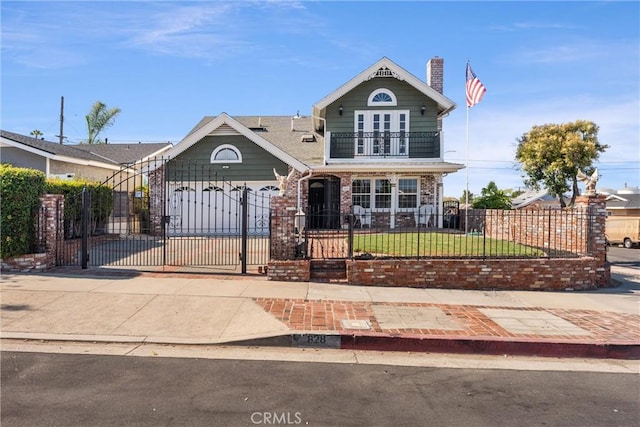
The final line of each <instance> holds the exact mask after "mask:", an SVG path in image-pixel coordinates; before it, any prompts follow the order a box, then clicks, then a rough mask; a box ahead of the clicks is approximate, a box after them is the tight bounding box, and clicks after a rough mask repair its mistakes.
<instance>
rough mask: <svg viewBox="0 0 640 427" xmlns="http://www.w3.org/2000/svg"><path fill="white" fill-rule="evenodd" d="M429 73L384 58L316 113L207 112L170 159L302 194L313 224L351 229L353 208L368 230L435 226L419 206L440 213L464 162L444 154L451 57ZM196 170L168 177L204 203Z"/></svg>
mask: <svg viewBox="0 0 640 427" xmlns="http://www.w3.org/2000/svg"><path fill="white" fill-rule="evenodd" d="M426 71H427V73H426V74H427V79H426V81H422V80H420V79H418V78H417V77H415V76H413V75H412V74H410V73H409V72H407V71H406V70H404V69H403V68H401V67H400V66H398V65H397V64H395V63H394V62H392V61H391V60H389V59H388V58H382V59H381V60H379V61H377V62H376V63H375V64H373V65H372V66H370V67H369V68H367V69H366V70H364V71H363V72H362V73H360V74H358V75H357V76H356V77H354V78H353V79H351V80H349V81H348V82H347V83H345V84H344V85H342V86H341V87H339V88H338V89H336V90H335V91H333V92H332V93H330V94H328V95H327V96H325V97H324V98H322V99H321V100H320V101H318V102H317V103H316V104H315V105H313V107H312V111H311V115H310V116H301V115H296V116H294V117H290V116H262V117H258V116H241V117H231V116H229V115H227V114H226V113H222V114H221V115H219V116H216V117H205V118H204V119H202V120H201V122H200V123H198V124H197V125H196V126H195V127H194V129H193V130H192V131H191V132H190V133H189V134H188V135H187V136H186V137H185V138H184V139H183V140H182V141H181V142H180V143H178V144H176V146H175V147H173V148H172V149H171V150H170V151H169V152H167V156H168V157H170V158H172V159H173V160H174V161H175V162H176V164H177V163H180V164H185V163H187V162H188V163H189V164H192V165H201V166H200V168H201V169H202V170H204V169H206V170H207V171H208V172H207V173H211V172H214V173H215V174H216V177H224V179H225V180H226V181H229V182H231V184H232V186H233V185H238V186H242V185H246V186H247V187H249V188H250V189H251V190H252V191H254V192H263V193H265V192H270V194H271V195H276V194H281V195H283V196H284V197H287V198H291V199H292V200H295V207H296V210H297V211H302V212H305V213H306V227H308V228H310V229H337V228H343V227H344V226H345V221H347V217H348V216H347V215H345V214H347V213H350V212H354V213H358V215H359V218H358V219H359V222H358V224H359V225H360V226H363V227H367V226H368V227H375V226H377V225H380V226H385V227H396V226H420V225H426V221H423V220H422V217H421V214H420V212H430V213H432V214H434V216H433V218H434V219H435V218H439V217H440V216H439V215H438V213H441V212H442V195H443V193H442V179H443V177H444V176H445V175H446V174H448V173H452V172H456V171H458V170H460V169H461V168H463V165H460V164H456V163H447V162H444V160H443V153H444V139H443V134H444V132H443V127H442V119H443V118H444V117H445V116H446V115H448V114H449V113H450V112H451V111H452V110H453V109H454V108H455V104H454V103H453V102H452V101H451V100H450V99H448V98H446V97H445V96H444V95H443V94H442V89H443V60H442V59H441V58H433V59H432V60H430V61H429V63H428V64H427V70H426ZM197 169H198V166H194V167H193V169H192V170H191V171H190V172H188V173H187V175H186V176H185V175H183V176H181V177H177V176H176V177H169V179H168V182H173V183H174V186H175V187H176V188H177V189H178V191H181V190H179V189H180V188H183V187H185V186H184V185H182V184H181V183H184V182H187V181H188V182H191V183H192V184H193V185H188V186H187V187H188V188H189V189H190V190H189V191H191V192H192V193H193V196H192V198H193V199H194V200H199V197H200V198H202V197H205V196H206V195H204V193H203V190H204V188H202V189H201V188H199V187H197V185H196V183H198V182H201V181H202V178H203V177H198V176H196V175H197V174H196V170H197ZM164 173H169V174H171V172H170V171H169V169H167V170H166V171H165V172H164ZM203 185H204V184H203ZM201 186H202V185H201ZM174 191H176V190H175V189H174ZM200 193H202V194H200ZM199 194H200V196H199ZM166 200H171V195H169V197H168V198H167V199H166ZM195 204H197V202H196V203H195ZM169 210H170V209H169ZM200 215H201V216H202V215H205V213H202V214H200ZM193 220H194V221H195V222H198V221H200V222H201V223H203V218H193ZM204 222H206V221H204ZM433 225H438V224H433Z"/></svg>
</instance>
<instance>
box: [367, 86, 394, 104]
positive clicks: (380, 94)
mask: <svg viewBox="0 0 640 427" xmlns="http://www.w3.org/2000/svg"><path fill="white" fill-rule="evenodd" d="M367 105H368V106H369V107H376V106H385V107H388V106H396V105H398V100H397V99H396V96H395V95H394V94H393V92H391V91H390V90H389V89H384V88H380V89H376V90H374V91H373V92H371V94H370V95H369V100H368V101H367Z"/></svg>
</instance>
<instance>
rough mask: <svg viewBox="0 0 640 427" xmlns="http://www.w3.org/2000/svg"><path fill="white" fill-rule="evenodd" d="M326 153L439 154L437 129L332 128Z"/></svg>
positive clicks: (351, 155)
mask: <svg viewBox="0 0 640 427" xmlns="http://www.w3.org/2000/svg"><path fill="white" fill-rule="evenodd" d="M330 144H331V145H330V147H331V151H330V157H331V158H332V159H351V158H356V157H412V158H435V157H440V134H439V133H438V132H332V133H331V134H330Z"/></svg>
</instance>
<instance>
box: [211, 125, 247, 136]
mask: <svg viewBox="0 0 640 427" xmlns="http://www.w3.org/2000/svg"><path fill="white" fill-rule="evenodd" d="M209 135H211V136H219V135H240V132H238V131H237V130H235V129H234V128H232V127H231V126H229V125H228V124H226V123H224V124H223V125H221V126H220V127H219V128H217V129H216V130H214V131H213V132H211V133H210V134H209Z"/></svg>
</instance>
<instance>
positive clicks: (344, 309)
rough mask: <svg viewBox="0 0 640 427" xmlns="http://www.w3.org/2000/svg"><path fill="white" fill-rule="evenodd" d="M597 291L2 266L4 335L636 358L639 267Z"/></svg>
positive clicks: (639, 349) (639, 350) (617, 272)
mask: <svg viewBox="0 0 640 427" xmlns="http://www.w3.org/2000/svg"><path fill="white" fill-rule="evenodd" d="M613 277H614V278H615V279H616V280H617V281H618V283H620V285H621V286H619V287H617V288H612V289H602V290H598V291H592V292H563V293H550V292H527V291H463V290H447V289H410V288H383V287H359V286H348V285H342V284H340V285H333V284H325V283H306V282H274V281H268V280H266V278H265V277H264V276H258V275H252V276H218V275H202V274H179V273H172V274H164V273H132V272H129V273H127V272H117V273H116V272H104V271H100V272H96V271H91V270H88V271H86V270H85V271H82V270H73V271H72V270H66V271H65V270H58V271H56V272H52V273H44V274H5V275H3V276H2V280H1V283H0V291H1V293H0V297H1V310H0V319H1V321H2V328H1V330H2V335H1V337H2V339H24V340H45V341H49V340H51V341H56V340H58V341H90V342H126V343H137V342H139V343H166V344H222V343H225V344H230V343H233V344H242V345H277V346H298V347H317V348H348V349H359V350H400V351H416V352H418V351H422V352H448V353H481V354H510V355H541V356H558V357H571V356H576V357H606V358H624V359H640V270H638V269H631V268H624V267H614V268H613Z"/></svg>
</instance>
